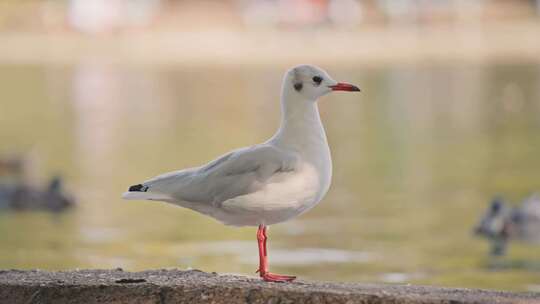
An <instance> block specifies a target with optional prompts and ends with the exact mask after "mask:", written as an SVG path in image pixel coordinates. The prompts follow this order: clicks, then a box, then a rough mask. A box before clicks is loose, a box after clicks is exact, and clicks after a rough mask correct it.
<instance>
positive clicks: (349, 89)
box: [329, 82, 360, 92]
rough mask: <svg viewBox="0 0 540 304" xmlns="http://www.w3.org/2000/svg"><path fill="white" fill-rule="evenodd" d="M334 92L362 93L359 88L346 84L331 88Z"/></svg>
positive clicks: (338, 84) (339, 83) (342, 83)
mask: <svg viewBox="0 0 540 304" xmlns="http://www.w3.org/2000/svg"><path fill="white" fill-rule="evenodd" d="M329 87H330V88H331V89H332V91H347V92H360V89H359V88H358V87H357V86H354V85H352V84H349V83H345V82H338V83H337V84H336V85H333V86H329Z"/></svg>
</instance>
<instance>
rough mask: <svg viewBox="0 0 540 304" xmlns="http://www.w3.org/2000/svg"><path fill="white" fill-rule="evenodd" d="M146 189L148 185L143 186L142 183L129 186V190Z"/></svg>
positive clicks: (144, 190) (142, 190)
mask: <svg viewBox="0 0 540 304" xmlns="http://www.w3.org/2000/svg"><path fill="white" fill-rule="evenodd" d="M146 189H148V187H145V186H143V185H142V184H137V185H133V186H131V187H129V191H130V192H146Z"/></svg>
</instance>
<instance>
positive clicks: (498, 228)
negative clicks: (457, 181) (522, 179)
mask: <svg viewBox="0 0 540 304" xmlns="http://www.w3.org/2000/svg"><path fill="white" fill-rule="evenodd" d="M474 233H475V234H476V235H478V236H482V237H485V238H487V239H488V240H489V241H490V242H491V252H490V254H491V255H493V256H502V255H504V254H505V253H506V248H507V245H508V242H510V241H523V242H527V243H533V244H540V196H539V195H538V194H534V195H531V196H530V197H528V198H526V199H525V200H523V202H522V203H521V204H520V205H519V206H515V207H512V206H510V205H509V204H507V203H506V202H505V201H504V200H503V199H502V198H501V197H495V198H494V199H493V200H492V201H491V204H490V205H489V207H488V209H487V210H486V212H485V213H484V215H482V218H481V219H480V222H479V223H478V225H476V227H475V228H474Z"/></svg>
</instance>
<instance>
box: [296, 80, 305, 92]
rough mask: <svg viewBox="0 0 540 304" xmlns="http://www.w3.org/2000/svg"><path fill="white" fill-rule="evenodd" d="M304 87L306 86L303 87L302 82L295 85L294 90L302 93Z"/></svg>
mask: <svg viewBox="0 0 540 304" xmlns="http://www.w3.org/2000/svg"><path fill="white" fill-rule="evenodd" d="M303 86H304V85H303V84H302V83H301V82H298V83H295V84H294V89H295V90H296V91H298V92H300V91H301V90H302V87H303Z"/></svg>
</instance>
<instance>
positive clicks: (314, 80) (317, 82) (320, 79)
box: [313, 76, 322, 85]
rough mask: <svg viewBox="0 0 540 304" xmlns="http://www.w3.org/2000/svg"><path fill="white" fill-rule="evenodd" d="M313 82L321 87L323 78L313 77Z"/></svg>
mask: <svg viewBox="0 0 540 304" xmlns="http://www.w3.org/2000/svg"><path fill="white" fill-rule="evenodd" d="M313 82H315V84H316V85H320V84H321V82H322V77H321V76H314V77H313Z"/></svg>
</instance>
